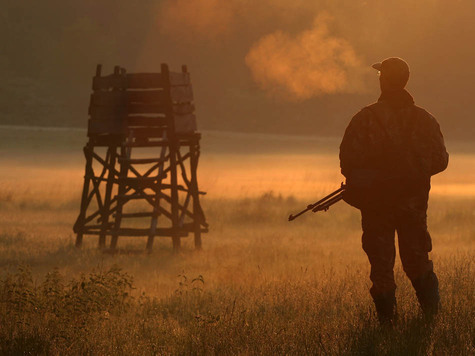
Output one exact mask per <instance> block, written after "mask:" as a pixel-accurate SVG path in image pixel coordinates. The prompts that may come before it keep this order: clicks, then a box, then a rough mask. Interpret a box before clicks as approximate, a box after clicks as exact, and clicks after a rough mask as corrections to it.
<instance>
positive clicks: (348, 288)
mask: <svg viewBox="0 0 475 356" xmlns="http://www.w3.org/2000/svg"><path fill="white" fill-rule="evenodd" d="M85 133H86V132H85V130H80V129H75V130H69V129H31V128H20V129H19V128H5V127H1V128H0V172H1V175H0V266H1V267H2V274H1V275H0V318H1V320H2V323H1V324H0V353H4V354H24V353H31V354H42V353H43V354H52V355H62V354H64V350H68V352H69V353H71V354H85V353H87V354H94V355H95V354H100V355H105V354H117V353H119V354H127V355H143V354H154V353H155V354H173V355H175V354H196V353H197V354H216V353H217V354H266V355H277V354H299V355H301V354H338V355H354V354H368V353H370V354H395V355H406V354H429V355H430V354H447V355H459V354H473V350H474V345H473V340H474V339H473V335H474V332H475V330H474V325H473V319H474V317H475V315H474V312H475V309H474V308H473V305H474V299H473V298H474V295H475V293H474V286H475V274H474V271H473V260H474V259H473V258H474V246H475V245H474V243H473V241H474V240H473V236H474V235H473V231H474V219H473V211H474V206H475V203H474V201H475V190H474V189H473V187H472V182H473V180H474V176H475V169H474V168H473V167H475V165H474V163H475V154H474V153H473V151H470V150H468V149H467V148H466V147H463V146H460V145H458V144H457V143H454V144H453V145H452V152H454V153H453V155H452V163H451V168H453V169H449V170H448V171H447V172H446V173H444V174H443V175H440V176H436V177H435V179H434V184H433V193H434V194H433V195H432V196H431V199H430V202H429V205H430V207H429V224H430V230H431V234H432V236H433V244H434V251H433V253H431V258H432V259H433V260H434V261H435V266H436V271H437V273H438V276H439V278H440V283H441V298H442V307H443V309H442V312H441V313H440V315H439V317H438V319H437V321H436V323H435V324H434V325H433V327H432V328H428V327H427V325H426V324H424V321H423V320H421V318H420V317H419V314H418V308H416V305H417V304H416V303H417V301H416V299H415V295H414V291H413V289H412V287H411V285H410V282H409V281H408V279H407V278H406V277H405V276H404V273H403V271H402V268H401V266H400V262H399V260H398V261H397V262H396V270H395V272H396V280H397V284H398V289H397V297H398V303H399V304H398V313H399V315H400V317H399V320H400V322H399V323H398V324H397V326H396V327H395V329H394V330H392V331H391V332H390V333H388V332H387V330H384V329H380V328H379V327H378V324H377V321H376V320H375V317H374V315H373V314H374V313H373V308H372V305H371V297H370V296H369V293H368V288H369V279H368V275H369V264H368V261H367V258H366V256H365V254H364V252H363V250H362V249H361V231H360V217H359V213H358V211H357V210H356V209H354V208H351V207H349V206H348V205H346V204H344V203H339V204H337V205H335V206H334V207H332V208H331V209H330V210H329V211H328V212H327V213H320V214H311V213H310V214H307V216H302V217H301V218H299V219H298V220H296V221H293V222H292V223H289V222H287V216H288V214H289V213H291V212H292V213H295V212H297V211H298V210H299V209H302V208H303V207H304V206H305V205H306V204H307V203H309V202H312V201H314V200H316V199H318V198H320V197H321V196H322V195H323V194H325V193H328V192H329V191H332V190H334V189H336V187H337V186H338V184H339V182H340V179H341V176H340V174H339V172H338V168H337V163H338V158H337V155H336V153H335V150H336V149H337V146H338V142H339V140H338V139H322V138H317V137H289V136H276V135H263V134H261V135H257V134H252V135H250V134H229V133H224V134H223V133H220V132H207V131H205V132H204V134H203V139H202V156H201V162H200V167H199V172H198V175H199V182H200V189H202V190H205V191H207V192H208V194H207V195H206V196H204V197H202V204H203V209H204V211H205V214H206V216H207V221H208V222H209V224H210V231H209V233H207V234H204V235H203V250H202V251H200V252H195V251H194V249H193V247H192V246H193V240H192V238H191V237H188V238H184V239H183V249H182V251H181V252H180V253H179V254H174V253H173V252H172V248H171V241H170V239H169V238H157V239H156V243H155V245H154V249H153V252H152V253H151V254H150V255H149V254H138V255H137V254H127V253H120V254H118V255H109V254H104V253H103V252H101V251H100V250H98V249H97V248H96V247H97V237H96V236H85V238H84V246H83V248H82V249H81V250H78V249H77V248H76V247H75V246H74V239H75V236H74V234H73V232H72V225H73V223H74V221H75V219H76V217H77V215H78V212H79V204H80V195H81V187H82V179H83V175H84V157H83V154H82V151H81V147H82V146H83V144H84V143H85V141H86V137H85V136H86V135H85ZM450 187H455V188H456V189H455V190H453V189H452V188H450ZM137 224H138V222H137ZM109 239H110V238H108V240H109ZM145 240H146V238H145V237H121V238H120V239H119V245H118V247H119V248H120V249H121V250H122V251H123V252H124V251H134V250H135V251H136V250H143V249H144V248H145V242H146V241H145ZM27 266H30V268H29V267H27ZM132 287H133V288H132ZM134 288H135V289H134ZM368 350H369V351H368Z"/></svg>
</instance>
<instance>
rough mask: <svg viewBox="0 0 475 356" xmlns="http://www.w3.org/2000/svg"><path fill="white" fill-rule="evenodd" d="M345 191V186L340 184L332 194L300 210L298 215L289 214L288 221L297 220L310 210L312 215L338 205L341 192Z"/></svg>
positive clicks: (341, 197) (341, 196) (341, 195)
mask: <svg viewBox="0 0 475 356" xmlns="http://www.w3.org/2000/svg"><path fill="white" fill-rule="evenodd" d="M345 189H346V185H345V184H343V183H341V187H340V188H339V189H337V190H335V191H334V192H333V193H330V194H328V195H327V196H326V197H324V198H322V199H320V200H319V201H317V202H316V203H313V204H310V205H308V206H307V208H306V209H304V210H302V211H301V212H299V213H298V214H295V215H292V214H290V216H289V221H292V220H294V219H296V218H298V217H299V216H300V215H302V214H305V213H306V212H307V211H309V210H312V211H313V212H314V213H316V212H317V211H327V210H328V209H330V207H331V206H332V205H333V204H335V203H338V202H339V201H340V200H342V199H343V192H344V191H345Z"/></svg>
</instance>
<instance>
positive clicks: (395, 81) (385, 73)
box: [372, 57, 409, 91]
mask: <svg viewBox="0 0 475 356" xmlns="http://www.w3.org/2000/svg"><path fill="white" fill-rule="evenodd" d="M372 67H373V68H374V69H377V70H378V71H379V72H380V77H379V82H380V85H381V90H382V91H386V90H398V89H403V88H404V87H405V86H406V84H407V81H408V80H409V65H408V64H407V63H406V62H405V61H404V60H402V59H401V58H397V57H391V58H387V59H385V60H384V61H382V62H380V63H375V64H373V65H372Z"/></svg>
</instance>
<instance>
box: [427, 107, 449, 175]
mask: <svg viewBox="0 0 475 356" xmlns="http://www.w3.org/2000/svg"><path fill="white" fill-rule="evenodd" d="M430 118H431V125H430V126H431V127H430V129H431V130H430V131H431V132H430V144H431V148H432V162H431V172H430V174H431V175H434V174H437V173H440V172H442V171H444V170H445V169H446V168H447V165H448V164H449V154H448V153H447V150H446V148H445V143H444V136H443V135H442V132H441V131H440V126H439V123H438V122H437V120H436V119H435V118H434V117H433V116H432V115H430Z"/></svg>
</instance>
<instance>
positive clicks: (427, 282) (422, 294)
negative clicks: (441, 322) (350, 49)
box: [412, 271, 440, 318]
mask: <svg viewBox="0 0 475 356" xmlns="http://www.w3.org/2000/svg"><path fill="white" fill-rule="evenodd" d="M412 285H413V287H414V289H415V290H416V296H417V300H419V304H420V305H421V308H422V311H423V313H424V315H425V316H426V317H429V318H433V317H434V316H435V315H436V314H437V313H438V312H439V305H440V296H439V280H438V279H437V276H436V274H435V273H434V272H432V271H430V272H428V273H426V274H425V275H423V276H421V277H419V278H417V279H416V280H414V281H412Z"/></svg>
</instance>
